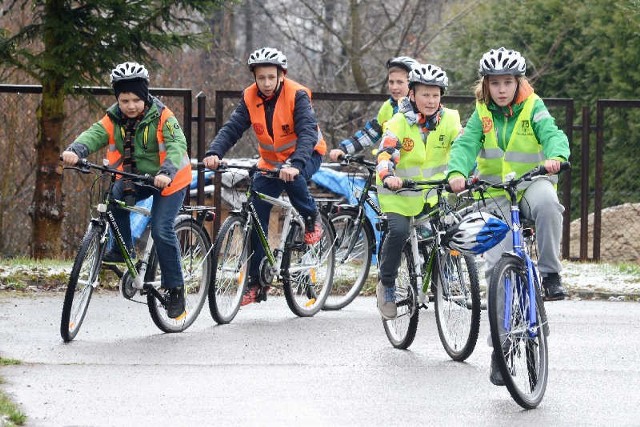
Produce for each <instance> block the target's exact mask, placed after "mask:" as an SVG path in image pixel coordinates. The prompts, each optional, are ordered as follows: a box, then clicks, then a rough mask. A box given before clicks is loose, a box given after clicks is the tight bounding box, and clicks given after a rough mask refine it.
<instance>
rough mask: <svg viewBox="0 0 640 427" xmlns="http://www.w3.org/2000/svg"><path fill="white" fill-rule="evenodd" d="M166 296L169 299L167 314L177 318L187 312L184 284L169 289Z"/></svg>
mask: <svg viewBox="0 0 640 427" xmlns="http://www.w3.org/2000/svg"><path fill="white" fill-rule="evenodd" d="M165 298H166V299H167V316H169V317H170V318H172V319H177V318H180V317H182V316H183V315H184V314H186V313H185V311H184V288H183V287H182V286H180V287H179V288H171V289H167V293H166V294H165Z"/></svg>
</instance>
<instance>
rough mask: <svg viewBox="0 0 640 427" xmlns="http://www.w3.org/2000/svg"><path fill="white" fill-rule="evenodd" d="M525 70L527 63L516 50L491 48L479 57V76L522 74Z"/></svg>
mask: <svg viewBox="0 0 640 427" xmlns="http://www.w3.org/2000/svg"><path fill="white" fill-rule="evenodd" d="M525 71H527V63H526V61H525V60H524V58H523V56H522V55H520V52H518V51H517V50H507V49H505V48H504V47H501V48H499V49H491V50H490V51H489V52H486V53H485V54H484V55H482V58H481V59H480V69H479V70H478V72H479V73H480V75H481V76H491V75H503V74H511V75H512V76H524V73H525Z"/></svg>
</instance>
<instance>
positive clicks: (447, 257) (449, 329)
mask: <svg viewBox="0 0 640 427" xmlns="http://www.w3.org/2000/svg"><path fill="white" fill-rule="evenodd" d="M441 268H442V270H443V271H442V274H441V273H440V272H439V271H438V270H439V269H441ZM433 274H434V276H433V277H434V279H435V280H432V284H434V286H433V294H434V303H435V311H436V325H437V327H438V335H439V336H440V342H441V343H442V346H443V347H444V350H445V351H446V352H447V354H448V355H449V357H451V359H453V360H455V361H458V362H461V361H463V360H465V359H467V358H468V357H469V356H471V353H473V350H474V349H475V347H476V343H477V342H478V333H479V331H480V282H479V279H478V269H477V268H476V263H475V260H474V258H473V257H471V256H468V255H462V254H461V253H460V252H458V251H453V250H451V249H444V252H443V253H441V254H439V259H438V261H437V262H436V266H435V268H434V272H433Z"/></svg>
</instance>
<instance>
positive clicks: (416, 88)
mask: <svg viewBox="0 0 640 427" xmlns="http://www.w3.org/2000/svg"><path fill="white" fill-rule="evenodd" d="M448 85H449V79H448V77H447V74H446V72H445V71H444V70H442V69H441V68H440V67H437V66H435V65H431V64H422V65H417V66H416V67H414V68H413V69H412V70H411V72H410V73H409V100H410V103H411V109H409V110H407V111H404V112H399V113H397V114H395V115H394V116H393V117H392V118H391V120H389V121H388V122H387V123H386V131H385V133H384V135H383V137H382V142H381V143H380V149H379V152H378V166H377V174H378V177H377V185H378V199H379V201H380V207H381V209H382V211H383V212H385V213H386V214H387V221H388V225H387V235H386V238H385V240H384V244H383V246H382V249H381V253H380V266H379V268H380V280H379V282H378V285H377V287H376V296H377V305H378V310H379V311H380V314H381V316H382V317H383V318H384V319H387V320H389V319H393V318H395V317H396V316H397V306H396V298H395V281H396V278H397V276H398V268H399V266H400V261H401V256H402V250H401V249H402V247H403V246H404V244H405V242H406V240H407V238H408V236H409V223H410V218H411V217H413V216H416V215H418V214H420V213H421V212H422V211H423V209H424V208H425V205H426V201H425V196H426V194H425V193H423V192H403V193H396V190H399V189H400V188H401V187H402V180H403V179H413V180H427V179H433V180H435V179H438V178H444V171H445V168H446V165H447V162H448V160H449V150H450V147H451V142H452V141H453V140H454V138H455V137H456V135H458V132H459V131H460V128H461V126H460V115H459V114H458V111H457V110H452V109H449V108H445V107H443V106H442V104H441V102H440V101H441V97H442V95H443V94H444V92H445V90H446V88H447V86H448ZM383 185H384V188H383ZM436 197H437V196H436ZM427 201H428V200H427ZM427 206H428V205H427Z"/></svg>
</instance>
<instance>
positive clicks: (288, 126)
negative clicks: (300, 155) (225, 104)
mask: <svg viewBox="0 0 640 427" xmlns="http://www.w3.org/2000/svg"><path fill="white" fill-rule="evenodd" d="M299 90H304V91H305V92H306V93H307V95H308V96H309V99H311V91H310V90H309V89H307V88H306V87H304V86H302V85H301V84H299V83H296V82H294V81H293V80H289V79H284V82H283V84H282V90H281V91H280V95H279V96H278V99H277V100H276V106H275V110H274V112H273V121H272V123H271V125H272V126H271V128H272V129H273V138H272V137H271V135H269V131H268V127H267V121H266V117H265V111H264V100H263V99H262V98H260V97H259V96H258V85H257V84H255V83H254V84H252V85H251V86H249V87H248V88H247V89H245V91H244V103H245V105H246V106H247V110H248V111H249V116H250V118H251V124H252V126H253V131H254V132H255V134H256V137H257V138H258V152H259V153H260V159H259V160H258V167H259V168H261V169H277V168H279V167H280V166H282V164H283V163H285V162H286V161H287V159H288V158H289V157H290V156H291V155H292V154H293V153H294V151H296V147H297V145H298V135H296V133H295V123H294V120H293V112H294V109H295V104H296V92H298V91H299ZM314 150H315V151H317V152H318V153H319V154H320V155H321V156H324V155H325V153H326V152H327V144H326V143H325V141H324V138H323V137H322V133H321V132H320V128H318V141H317V143H316V145H315V147H314Z"/></svg>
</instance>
